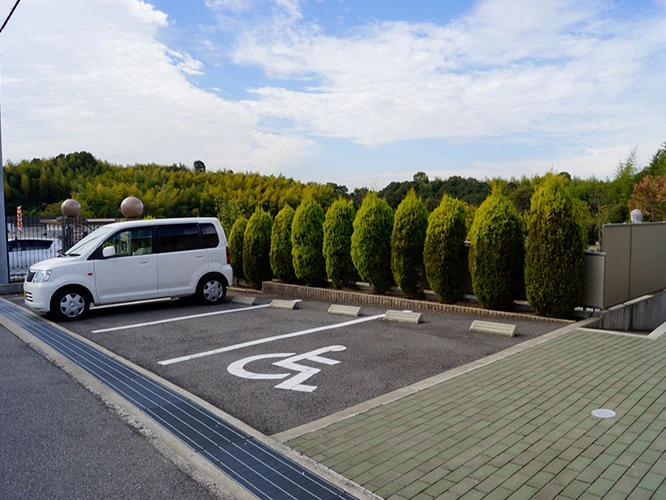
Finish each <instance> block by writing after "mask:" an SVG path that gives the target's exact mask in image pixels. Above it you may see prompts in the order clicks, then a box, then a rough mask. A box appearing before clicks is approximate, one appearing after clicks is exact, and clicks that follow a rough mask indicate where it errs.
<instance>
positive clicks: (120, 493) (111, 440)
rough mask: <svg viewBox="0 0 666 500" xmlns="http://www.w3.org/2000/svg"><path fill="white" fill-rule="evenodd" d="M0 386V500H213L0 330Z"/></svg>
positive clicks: (51, 367)
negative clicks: (135, 499)
mask: <svg viewBox="0 0 666 500" xmlns="http://www.w3.org/2000/svg"><path fill="white" fill-rule="evenodd" d="M0 381H1V382H0V387H1V389H0V428H1V429H2V438H1V439H0V457H2V466H1V467H0V497H1V498H3V499H4V500H12V499H40V498H49V499H74V498H105V499H112V498H141V499H164V498H179V499H193V500H194V499H197V500H203V499H209V498H215V496H214V495H213V494H212V493H211V492H210V491H208V490H207V489H206V487H204V486H202V485H201V484H198V483H197V482H195V481H194V480H193V479H192V478H191V477H190V476H189V475H188V474H185V473H184V472H183V471H181V470H180V469H178V468H177V467H176V466H175V465H174V463H173V461H171V460H169V459H167V458H166V457H165V456H163V455H162V454H161V453H160V452H159V451H157V449H156V448H155V447H154V446H153V445H152V444H151V443H150V441H149V438H148V437H147V436H144V435H141V434H140V432H139V430H137V429H135V428H133V427H132V426H131V425H128V422H125V421H123V420H122V419H121V418H120V416H118V415H117V414H116V413H115V412H113V411H109V408H108V407H106V406H105V404H104V403H103V402H102V401H101V400H100V399H98V398H97V397H96V396H94V395H93V394H91V393H90V392H89V391H88V390H86V389H85V388H84V387H83V386H82V385H81V384H80V383H78V382H77V381H75V380H74V379H72V378H71V377H70V376H69V375H68V374H67V373H65V372H64V371H63V370H62V369H60V368H59V367H57V366H55V365H54V364H52V363H51V362H49V361H47V360H46V359H44V357H42V356H41V355H39V354H38V353H36V352H35V351H33V350H32V349H31V348H30V347H28V346H27V345H26V344H25V343H23V342H22V341H21V340H20V339H19V338H17V337H16V336H14V335H13V334H12V333H10V332H9V331H7V330H6V329H5V328H2V327H0ZM216 493H219V491H218V492H216Z"/></svg>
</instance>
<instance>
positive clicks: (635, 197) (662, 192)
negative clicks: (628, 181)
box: [628, 175, 666, 222]
mask: <svg viewBox="0 0 666 500" xmlns="http://www.w3.org/2000/svg"><path fill="white" fill-rule="evenodd" d="M628 206H629V209H630V210H633V209H636V208H638V209H639V210H640V211H641V212H643V214H644V215H648V216H649V217H650V221H651V222H657V221H662V220H664V219H666V175H661V176H657V175H647V176H645V177H643V180H641V181H640V182H639V183H638V184H635V185H634V192H633V194H632V195H631V198H629V205H628Z"/></svg>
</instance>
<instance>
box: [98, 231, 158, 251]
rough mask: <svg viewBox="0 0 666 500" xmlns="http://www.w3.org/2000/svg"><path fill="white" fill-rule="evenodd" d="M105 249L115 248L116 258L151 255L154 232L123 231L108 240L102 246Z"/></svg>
mask: <svg viewBox="0 0 666 500" xmlns="http://www.w3.org/2000/svg"><path fill="white" fill-rule="evenodd" d="M105 247H113V248H114V250H115V254H114V256H113V257H114V258H115V257H128V256H131V255H146V254H150V253H152V248H153V231H152V229H150V228H148V229H146V228H141V229H128V230H126V231H121V232H119V233H116V234H114V235H113V236H111V237H110V238H109V239H107V240H106V241H105V242H104V243H103V244H102V248H105Z"/></svg>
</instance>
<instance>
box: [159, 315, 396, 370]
mask: <svg viewBox="0 0 666 500" xmlns="http://www.w3.org/2000/svg"><path fill="white" fill-rule="evenodd" d="M384 316H386V314H377V315H376V316H368V317H367V318H359V319H353V320H350V321H345V322H343V323H336V324H334V325H327V326H320V327H317V328H310V329H308V330H301V331H300V332H294V333H285V334H284V335H276V336H275V337H267V338H265V339H257V340H251V341H249V342H243V343H241V344H235V345H230V346H228V347H220V348H219V349H213V350H212V351H205V352H199V353H197V354H190V355H189V356H181V357H180V358H173V359H167V360H165V361H160V362H159V364H160V365H172V364H174V363H180V362H182V361H189V360H191V359H197V358H203V357H204V356H212V355H213V354H220V353H223V352H229V351H235V350H237V349H243V348H244V347H251V346H255V345H260V344H267V343H269V342H274V341H276V340H283V339H289V338H292V337H299V336H301V335H309V334H311V333H317V332H323V331H326V330H334V329H336V328H344V327H346V326H352V325H358V324H359V323H365V322H367V321H373V320H376V319H381V318H383V317H384Z"/></svg>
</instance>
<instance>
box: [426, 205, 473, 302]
mask: <svg viewBox="0 0 666 500" xmlns="http://www.w3.org/2000/svg"><path fill="white" fill-rule="evenodd" d="M466 215H467V214H466V212H465V205H464V204H463V202H462V201H460V200H457V199H456V198H453V197H451V196H449V195H444V196H443V197H442V201H441V203H440V204H439V206H438V207H437V208H436V209H435V210H434V211H433V213H432V214H430V218H429V220H428V229H427V231H426V239H425V246H424V250H423V260H424V263H425V269H426V277H427V279H428V283H430V288H432V291H433V292H435V293H436V294H437V295H438V296H439V298H440V300H441V301H442V302H448V303H453V302H455V301H456V300H458V299H459V298H460V296H461V295H462V290H461V279H460V275H461V270H462V268H463V266H464V265H465V263H464V261H463V255H464V254H463V250H464V244H465V236H466V229H465V217H466Z"/></svg>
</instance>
